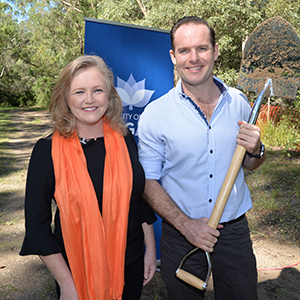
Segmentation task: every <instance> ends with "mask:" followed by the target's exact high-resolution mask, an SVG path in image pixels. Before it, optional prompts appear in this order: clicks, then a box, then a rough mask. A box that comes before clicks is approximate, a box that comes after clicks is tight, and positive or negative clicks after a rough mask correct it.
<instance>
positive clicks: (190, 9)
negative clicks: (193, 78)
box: [0, 0, 300, 105]
mask: <svg viewBox="0 0 300 300" xmlns="http://www.w3.org/2000/svg"><path fill="white" fill-rule="evenodd" d="M7 3H13V4H14V5H13V6H10V5H8V4H7ZM140 3H141V6H142V7H141V6H140ZM187 15H197V16H200V17H203V18H205V19H207V20H208V22H209V23H210V25H211V26H213V27H214V28H215V30H216V38H217V41H218V43H219V50H220V55H219V58H218V60H217V62H216V70H215V73H216V75H217V76H220V77H221V78H222V79H224V81H225V82H226V83H227V84H228V85H232V86H236V82H237V74H238V71H239V67H240V61H241V55H242V45H243V42H244V41H245V40H246V38H247V36H249V34H250V33H251V32H252V31H253V29H254V28H255V27H256V26H257V25H258V24H260V23H261V22H262V21H264V20H266V19H268V18H270V17H273V16H275V15H280V16H282V17H283V18H285V19H286V20H287V21H288V22H290V23H291V24H292V25H293V26H294V28H295V30H296V31H298V32H300V23H299V17H300V0H284V1H283V0H278V1H269V0H267V1H266V0H257V1H252V0H243V1H240V0H206V1H204V0H140V1H136V0H68V1H59V0H52V1H50V0H40V1H33V0H7V1H6V3H4V2H0V17H1V24H0V96H1V98H0V105H1V104H2V105H18V104H19V105H29V104H34V103H36V104H40V105H47V103H48V102H49V100H50V95H51V90H52V89H53V85H54V83H55V80H56V78H57V76H58V74H59V73H60V71H61V69H62V68H63V67H64V66H65V65H66V64H67V63H68V62H70V61H72V60H73V59H74V58H76V57H78V56H80V55H82V54H83V53H84V34H85V32H84V31H85V23H84V17H89V18H97V19H103V20H110V21H116V22H122V23H130V24H136V25H142V26H147V27H153V28H161V29H166V30H170V29H171V27H172V25H173V24H174V23H175V21H177V20H178V19H179V18H182V17H183V16H187ZM99 38H101V37H99ZM107 42H109V41H107ZM2 70H4V71H3V74H2ZM294 103H295V101H294V102H293V103H289V102H287V105H295V104H294ZM297 103H299V100H298V101H297ZM298 105H299V104H298Z"/></svg>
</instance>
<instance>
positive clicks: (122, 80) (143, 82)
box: [85, 18, 173, 137]
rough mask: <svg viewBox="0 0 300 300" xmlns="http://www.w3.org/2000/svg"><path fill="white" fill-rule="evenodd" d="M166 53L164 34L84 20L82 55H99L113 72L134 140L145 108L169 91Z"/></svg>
mask: <svg viewBox="0 0 300 300" xmlns="http://www.w3.org/2000/svg"><path fill="white" fill-rule="evenodd" d="M170 49H171V43H170V37H169V32H168V31H166V30H160V29H153V28H148V27H142V26H135V25H130V24H122V23H117V22H110V21H102V20H96V19H89V18H85V54H96V55H99V56H100V57H102V58H103V60H104V61H105V62H106V64H107V65H108V66H109V68H110V69H111V70H112V71H113V73H114V76H115V86H116V89H117V91H118V93H119V95H120V97H121V99H122V102H123V107H124V109H123V118H124V120H125V121H126V123H127V126H128V128H129V129H130V130H131V132H132V133H133V135H134V136H135V137H136V129H137V122H138V120H139V116H140V114H141V113H142V112H143V110H144V108H145V106H146V105H147V104H148V103H149V102H151V101H153V100H155V99H157V98H159V97H160V96H162V95H163V94H165V93H166V92H168V91H169V90H170V89H171V88H172V87H173V64H172V61H171V59H170V56H169V50H170Z"/></svg>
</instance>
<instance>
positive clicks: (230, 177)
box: [207, 145, 246, 229]
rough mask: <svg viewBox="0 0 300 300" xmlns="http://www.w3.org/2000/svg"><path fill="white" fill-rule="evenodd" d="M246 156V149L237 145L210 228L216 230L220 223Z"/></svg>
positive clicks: (209, 221)
mask: <svg viewBox="0 0 300 300" xmlns="http://www.w3.org/2000/svg"><path fill="white" fill-rule="evenodd" d="M245 154H246V148H244V147H243V146H240V145H237V147H236V150H235V152H234V155H233V158H232V160H231V163H230V166H229V169H228V171H227V174H226V177H225V179H224V182H223V185H222V187H221V189H220V192H219V195H218V198H217V201H216V203H215V206H214V208H213V211H212V213H211V215H210V218H209V220H208V223H207V225H209V226H210V227H213V228H215V229H216V228H217V226H218V224H219V222H220V219H221V216H222V214H223V211H224V208H225V206H226V203H227V200H228V197H229V195H230V193H231V190H232V187H233V184H234V182H235V179H236V177H237V175H238V172H239V171H240V168H241V165H242V162H243V160H244V157H245Z"/></svg>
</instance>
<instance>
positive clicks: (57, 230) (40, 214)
mask: <svg viewBox="0 0 300 300" xmlns="http://www.w3.org/2000/svg"><path fill="white" fill-rule="evenodd" d="M125 142H126V145H127V148H128V152H129V155H130V160H131V164H132V169H133V187H132V194H131V199H130V209H129V220H128V231H127V247H126V255H125V265H129V264H131V263H133V262H134V261H135V260H136V259H138V258H139V257H140V255H141V254H142V253H143V241H144V235H143V230H142V226H141V224H142V223H143V222H147V223H148V224H151V223H153V222H155V220H156V216H155V214H154V213H153V211H152V210H150V209H149V208H148V206H147V205H146V204H145V203H144V201H142V200H141V197H142V193H143V191H144V185H145V174H144V170H143V168H142V166H141V164H140V162H139V160H138V154H137V147H136V143H135V140H134V138H133V136H132V135H131V133H128V134H127V135H126V136H125ZM51 145H52V138H51V135H50V136H49V137H47V138H43V139H40V140H39V141H38V142H37V143H36V145H35V147H34V149H33V152H32V155H31V159H30V162H29V167H28V174H27V182H26V194H25V227H26V234H25V238H24V241H23V246H22V249H21V252H20V255H29V254H36V255H50V254H54V253H60V252H61V253H63V254H64V256H65V250H64V245H63V238H62V233H61V226H60V218H59V210H58V208H56V213H55V220H54V230H52V228H51V222H52V211H51V203H52V199H54V192H55V177H54V168H53V161H52V156H51ZM81 145H82V147H83V151H84V154H85V157H86V161H87V167H88V172H89V174H90V176H91V180H92V182H93V185H94V188H95V192H96V195H97V198H98V203H99V209H100V211H101V210H102V190H103V174H104V160H105V147H104V139H103V137H102V138H98V139H97V140H90V141H89V142H88V143H87V144H81Z"/></svg>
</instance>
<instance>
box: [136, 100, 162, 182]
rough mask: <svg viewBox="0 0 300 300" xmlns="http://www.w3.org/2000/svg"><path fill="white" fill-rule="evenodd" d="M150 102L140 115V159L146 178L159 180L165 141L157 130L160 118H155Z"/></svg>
mask: <svg viewBox="0 0 300 300" xmlns="http://www.w3.org/2000/svg"><path fill="white" fill-rule="evenodd" d="M151 110H152V107H151V104H149V105H148V106H147V107H146V109H145V111H144V112H143V114H142V115H141V117H140V120H139V124H138V138H139V142H138V152H139V160H140V162H141V164H142V166H143V168H144V171H145V176H146V179H155V180H159V179H160V178H161V174H162V165H163V163H164V157H165V153H164V152H165V147H164V141H163V139H162V138H161V137H160V135H159V134H158V132H157V130H156V129H157V128H159V125H158V124H156V122H157V121H159V118H156V120H153V116H155V114H154V113H152V112H151Z"/></svg>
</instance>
